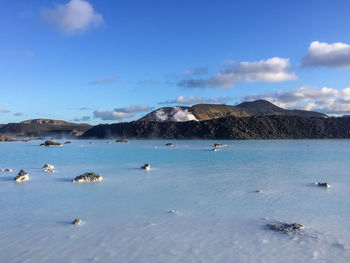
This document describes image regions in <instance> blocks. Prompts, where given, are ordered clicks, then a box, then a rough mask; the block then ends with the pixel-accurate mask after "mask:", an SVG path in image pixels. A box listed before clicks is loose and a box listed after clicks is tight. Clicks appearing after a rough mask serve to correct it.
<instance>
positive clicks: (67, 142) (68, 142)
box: [64, 141, 72, 144]
mask: <svg viewBox="0 0 350 263" xmlns="http://www.w3.org/2000/svg"><path fill="white" fill-rule="evenodd" d="M64 144H72V142H70V141H66V142H65V143H64Z"/></svg>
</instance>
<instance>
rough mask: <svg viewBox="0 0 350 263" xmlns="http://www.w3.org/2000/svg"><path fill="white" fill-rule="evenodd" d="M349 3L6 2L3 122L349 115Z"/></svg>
mask: <svg viewBox="0 0 350 263" xmlns="http://www.w3.org/2000/svg"><path fill="white" fill-rule="evenodd" d="M349 12H350V1H348V0H343V1H338V0H329V1H328V0H317V1H316V0H293V1H287V0H285V1H281V0H278V1H277V0H265V1H261V0H235V1H233V0H231V1H223V0H222V1H221V0H216V1H214V0H212V1H205V0H198V1H197V0H186V1H182V0H157V1H153V0H147V1H146V0H143V1H141V0H138V1H135V0H128V1H117V0H54V1H49V0H1V8H0V36H1V38H0V39H1V41H0V123H8V122H19V121H23V120H27V119H35V118H49V119H59V120H67V121H74V122H84V123H90V124H98V123H115V122H121V121H130V120H135V119H138V118H140V117H141V116H143V115H145V114H146V113H148V112H150V111H152V110H154V109H157V108H159V107H164V106H177V105H194V104H198V103H220V104H229V105H236V104H238V103H240V102H242V101H252V100H256V99H266V100H268V101H270V102H272V103H275V104H276V105H278V106H281V107H283V108H289V109H295V108H297V109H306V110H315V111H320V112H324V113H326V114H330V115H337V116H338V115H344V114H350V32H349V31H350V30H349V28H350V16H349Z"/></svg>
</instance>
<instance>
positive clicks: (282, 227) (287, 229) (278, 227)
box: [267, 223, 304, 233]
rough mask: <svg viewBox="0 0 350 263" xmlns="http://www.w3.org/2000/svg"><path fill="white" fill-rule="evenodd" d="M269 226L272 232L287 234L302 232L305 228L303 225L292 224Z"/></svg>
mask: <svg viewBox="0 0 350 263" xmlns="http://www.w3.org/2000/svg"><path fill="white" fill-rule="evenodd" d="M267 226H268V227H269V228H270V229H271V230H275V231H282V232H286V233H289V232H295V231H300V230H302V229H304V226H303V225H302V224H299V223H292V224H288V223H276V224H267Z"/></svg>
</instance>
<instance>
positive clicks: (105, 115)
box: [94, 105, 152, 121]
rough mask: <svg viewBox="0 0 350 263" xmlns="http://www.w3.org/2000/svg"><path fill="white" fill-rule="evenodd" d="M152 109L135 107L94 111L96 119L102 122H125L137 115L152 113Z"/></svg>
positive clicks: (142, 106) (140, 106) (144, 106)
mask: <svg viewBox="0 0 350 263" xmlns="http://www.w3.org/2000/svg"><path fill="white" fill-rule="evenodd" d="M151 110H152V108H151V107H149V106H147V105H135V106H128V107H123V108H116V109H114V110H97V111H94V118H99V119H101V120H105V121H107V120H123V119H129V118H132V117H134V116H135V114H136V113H140V112H147V111H151Z"/></svg>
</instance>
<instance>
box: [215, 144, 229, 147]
mask: <svg viewBox="0 0 350 263" xmlns="http://www.w3.org/2000/svg"><path fill="white" fill-rule="evenodd" d="M226 146H227V144H221V143H215V144H214V147H215V148H217V147H226Z"/></svg>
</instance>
